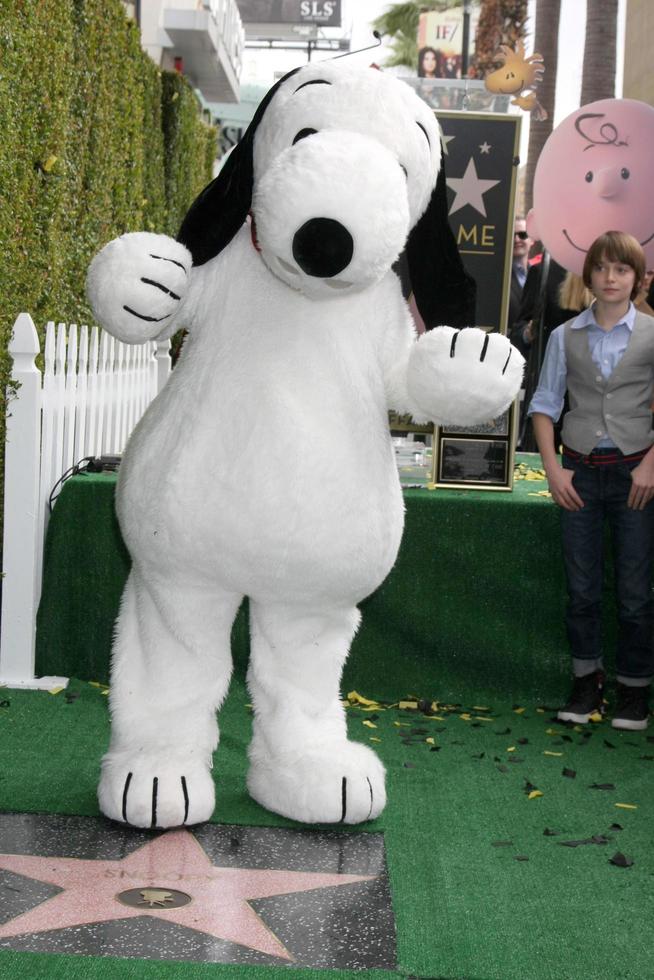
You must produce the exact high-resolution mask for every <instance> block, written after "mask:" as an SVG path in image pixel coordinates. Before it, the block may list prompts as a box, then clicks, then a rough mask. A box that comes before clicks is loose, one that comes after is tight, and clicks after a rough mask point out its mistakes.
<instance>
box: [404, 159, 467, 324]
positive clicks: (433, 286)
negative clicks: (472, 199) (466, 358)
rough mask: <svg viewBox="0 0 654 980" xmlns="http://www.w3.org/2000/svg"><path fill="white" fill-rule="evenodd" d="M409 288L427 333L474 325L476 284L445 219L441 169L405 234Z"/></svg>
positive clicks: (445, 191) (442, 173)
mask: <svg viewBox="0 0 654 980" xmlns="http://www.w3.org/2000/svg"><path fill="white" fill-rule="evenodd" d="M406 253H407V258H408V263H409V277H410V279H411V287H412V289H413V295H414V297H415V300H416V305H417V307H418V309H419V310H420V315H421V317H422V318H423V320H424V321H425V326H426V327H427V330H431V329H432V328H433V327H437V326H439V325H440V324H447V325H449V326H451V327H467V326H471V325H473V324H474V323H475V300H476V295H477V284H476V282H475V280H474V279H473V278H472V276H470V275H469V274H468V273H467V272H466V270H465V268H464V266H463V262H462V261H461V256H460V255H459V250H458V248H457V246H456V239H455V238H454V234H453V232H452V230H451V228H450V225H449V221H448V217H447V185H446V183H445V166H444V160H443V154H442V152H441V166H440V170H439V171H438V178H437V180H436V186H435V188H434V190H433V193H432V196H431V200H430V201H429V204H428V206H427V210H426V211H425V213H424V214H423V216H422V217H421V218H420V220H419V221H418V223H417V224H416V226H415V228H413V229H412V230H411V233H410V234H409V240H408V242H407V246H406Z"/></svg>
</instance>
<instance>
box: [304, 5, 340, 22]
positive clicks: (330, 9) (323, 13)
mask: <svg viewBox="0 0 654 980" xmlns="http://www.w3.org/2000/svg"><path fill="white" fill-rule="evenodd" d="M340 6H341V5H340V0H339V2H336V0H300V18H301V19H302V20H303V21H309V22H310V23H312V24H330V25H333V26H335V27H338V26H340V23H341V11H340Z"/></svg>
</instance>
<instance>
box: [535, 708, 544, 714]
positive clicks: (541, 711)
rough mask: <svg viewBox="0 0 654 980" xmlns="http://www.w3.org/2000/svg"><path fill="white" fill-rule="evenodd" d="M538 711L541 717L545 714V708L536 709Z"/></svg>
mask: <svg viewBox="0 0 654 980" xmlns="http://www.w3.org/2000/svg"><path fill="white" fill-rule="evenodd" d="M536 711H537V712H538V714H539V715H544V714H545V708H536Z"/></svg>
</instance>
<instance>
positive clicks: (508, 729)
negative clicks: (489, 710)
mask: <svg viewBox="0 0 654 980" xmlns="http://www.w3.org/2000/svg"><path fill="white" fill-rule="evenodd" d="M494 734H495V735H510V734H511V729H510V728H505V729H504V731H503V732H495V733H494Z"/></svg>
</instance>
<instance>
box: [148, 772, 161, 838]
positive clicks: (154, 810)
mask: <svg viewBox="0 0 654 980" xmlns="http://www.w3.org/2000/svg"><path fill="white" fill-rule="evenodd" d="M158 792H159V779H158V777H157V776H155V777H154V779H153V780H152V823H151V824H150V826H151V827H156V826H157V793H158Z"/></svg>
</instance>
